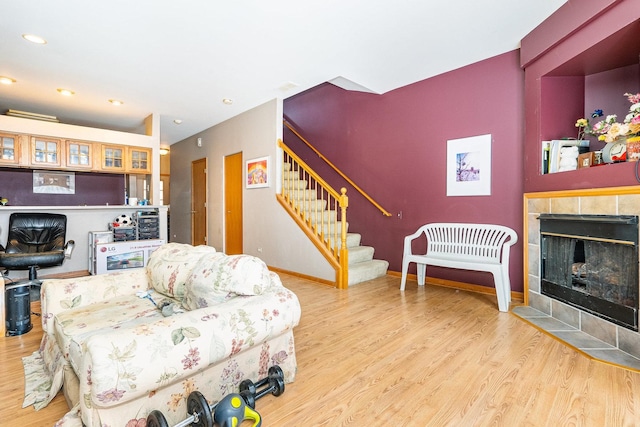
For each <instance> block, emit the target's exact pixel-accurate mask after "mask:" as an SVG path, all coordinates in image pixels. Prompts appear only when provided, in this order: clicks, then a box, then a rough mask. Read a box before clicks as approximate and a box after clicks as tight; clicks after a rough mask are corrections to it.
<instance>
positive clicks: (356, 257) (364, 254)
mask: <svg viewBox="0 0 640 427" xmlns="http://www.w3.org/2000/svg"><path fill="white" fill-rule="evenodd" d="M348 250H349V265H350V266H351V265H353V264H357V263H359V262H366V261H371V260H372V259H373V253H374V251H375V250H374V249H373V248H372V247H371V246H356V247H353V248H349V247H348Z"/></svg>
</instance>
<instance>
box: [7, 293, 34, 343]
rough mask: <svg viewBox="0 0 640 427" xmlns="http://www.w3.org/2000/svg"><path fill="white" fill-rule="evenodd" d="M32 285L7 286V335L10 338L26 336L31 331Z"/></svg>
mask: <svg viewBox="0 0 640 427" xmlns="http://www.w3.org/2000/svg"><path fill="white" fill-rule="evenodd" d="M30 286H31V283H30V282H29V283H22V284H20V283H18V284H12V285H9V286H5V288H4V296H5V306H6V319H5V324H6V331H7V333H6V335H7V336H9V337H12V336H16V335H22V334H26V333H27V332H29V331H30V330H31V328H32V327H33V325H32V324H31V297H30V295H29V288H30Z"/></svg>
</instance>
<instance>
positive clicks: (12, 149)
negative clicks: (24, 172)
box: [0, 133, 20, 165]
mask: <svg viewBox="0 0 640 427" xmlns="http://www.w3.org/2000/svg"><path fill="white" fill-rule="evenodd" d="M19 148H20V139H19V137H18V135H14V134H10V133H0V164H5V165H15V164H18V162H19V161H20V151H19Z"/></svg>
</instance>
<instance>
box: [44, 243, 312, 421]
mask: <svg viewBox="0 0 640 427" xmlns="http://www.w3.org/2000/svg"><path fill="white" fill-rule="evenodd" d="M41 294H42V325H43V330H44V334H43V338H42V343H41V346H40V351H39V353H40V355H41V357H42V359H43V361H44V365H45V366H46V372H47V373H48V375H49V377H50V380H51V381H50V382H51V386H50V387H49V393H48V399H47V402H44V403H41V404H40V405H41V406H44V405H46V403H48V400H50V399H52V398H53V396H54V395H55V394H56V393H57V392H58V391H59V390H60V387H63V391H64V393H65V397H66V398H67V402H68V403H69V405H70V407H72V410H71V411H70V412H69V413H68V414H67V415H66V416H65V417H64V418H63V419H62V420H60V421H59V422H58V425H65V426H67V425H80V424H81V423H82V424H84V425H85V426H103V427H116V426H129V425H133V426H135V425H144V423H143V420H144V419H146V417H147V415H148V414H149V412H151V411H152V410H154V409H159V410H161V411H162V412H163V413H164V414H165V416H166V418H167V420H168V421H169V424H171V425H173V424H176V423H178V422H179V421H182V420H184V419H185V418H187V416H188V415H187V414H186V400H187V396H188V395H189V393H191V391H193V390H199V391H201V392H202V393H203V394H204V396H205V397H206V398H207V399H208V400H209V401H210V403H213V402H215V401H218V400H220V399H221V398H222V397H223V396H225V395H226V394H228V393H230V392H234V391H236V392H237V389H238V385H239V383H240V382H241V381H242V380H243V379H245V378H250V379H252V380H254V381H256V380H258V379H259V378H262V377H264V376H266V375H267V371H268V369H269V367H270V366H272V365H275V364H277V365H279V366H280V367H281V368H282V369H283V371H284V375H285V381H286V382H291V381H293V380H294V377H295V373H296V358H295V351H294V340H293V328H294V327H295V326H296V325H297V324H298V322H299V320H300V304H299V302H298V299H297V297H296V296H295V294H293V293H292V292H291V291H289V290H288V289H286V288H285V287H283V286H282V283H281V282H280V279H279V277H278V276H277V275H276V274H275V273H273V272H269V271H268V269H267V267H266V265H265V264H264V262H262V261H261V260H260V259H258V258H255V257H252V256H249V255H235V256H227V255H225V254H222V253H219V252H216V251H215V250H214V249H213V248H211V247H208V246H196V247H194V246H190V245H185V244H177V243H168V244H166V245H163V246H161V247H160V248H158V249H157V250H156V251H155V252H154V253H153V254H151V256H150V258H149V262H148V264H147V266H146V268H141V269H135V270H134V269H132V270H129V271H120V272H117V273H111V274H104V275H97V276H88V277H82V278H75V279H52V280H45V281H44V282H43V284H42V290H41ZM162 306H165V307H167V306H170V307H171V308H172V310H171V311H172V313H170V315H167V313H165V314H164V315H163V311H164V310H162V311H161V310H160V309H159V307H162Z"/></svg>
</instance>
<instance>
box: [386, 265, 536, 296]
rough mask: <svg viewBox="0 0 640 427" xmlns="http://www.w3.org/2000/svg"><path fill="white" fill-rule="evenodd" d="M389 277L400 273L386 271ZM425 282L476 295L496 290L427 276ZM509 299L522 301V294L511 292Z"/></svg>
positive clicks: (413, 276)
mask: <svg viewBox="0 0 640 427" xmlns="http://www.w3.org/2000/svg"><path fill="white" fill-rule="evenodd" d="M387 274H388V275H389V276H396V277H402V273H401V272H399V271H387ZM407 279H411V280H415V281H417V280H418V276H416V275H415V274H407ZM425 281H426V282H427V283H429V284H430V285H436V286H442V287H445V288H453V289H460V290H462V291H469V292H475V293H478V294H487V295H495V294H496V288H489V287H487V286H482V285H475V284H473V283H465V282H456V281H455V280H447V279H439V278H437V277H430V276H427V277H426V278H425ZM511 299H512V300H513V301H524V293H523V292H516V291H511Z"/></svg>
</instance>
